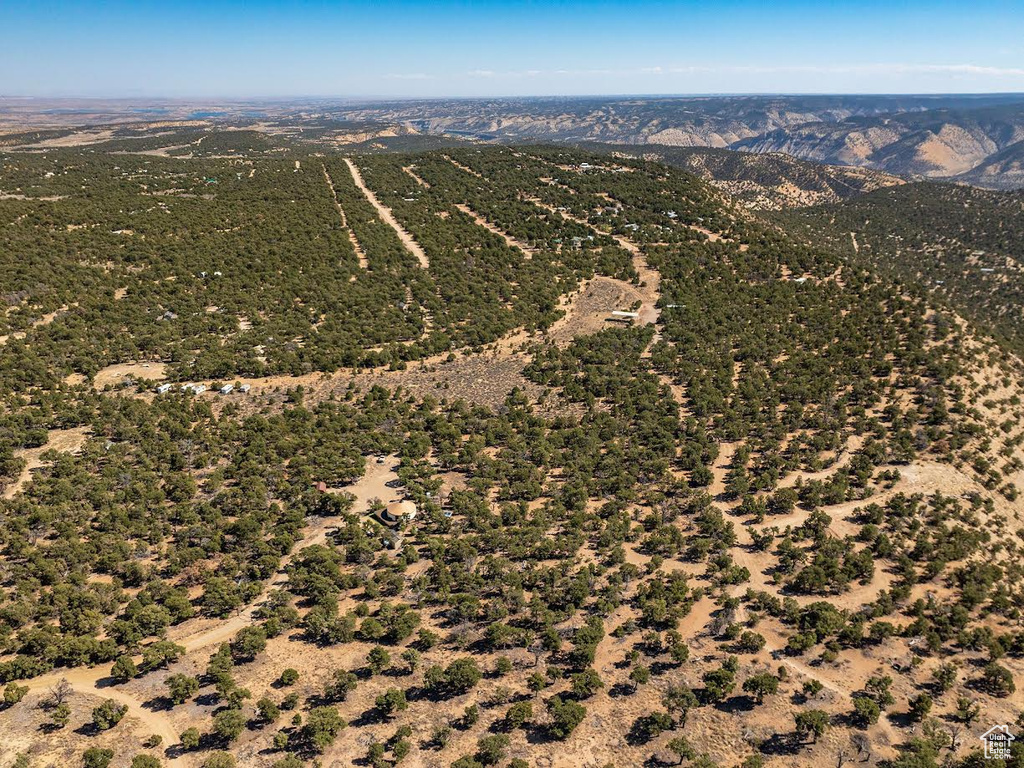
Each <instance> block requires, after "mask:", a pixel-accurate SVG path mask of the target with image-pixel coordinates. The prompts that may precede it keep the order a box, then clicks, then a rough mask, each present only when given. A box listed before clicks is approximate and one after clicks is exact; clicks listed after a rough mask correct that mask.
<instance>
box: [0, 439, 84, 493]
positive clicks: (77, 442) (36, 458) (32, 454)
mask: <svg viewBox="0 0 1024 768" xmlns="http://www.w3.org/2000/svg"><path fill="white" fill-rule="evenodd" d="M88 436H89V428H88V427H75V428H73V429H51V430H50V435H49V437H48V438H47V440H46V444H45V445H41V446H39V447H38V448H21V449H18V450H16V451H15V452H14V455H15V456H18V457H20V458H23V459H25V468H24V469H22V470H21V474H20V475H18V477H17V478H16V479H15V481H14V482H13V483H11V484H10V485H8V486H7V487H6V488H5V489H4V492H3V498H5V499H10V498H13V497H14V496H15V495H16V494H17V493H18V491H20V490H21V489H22V488H24V487H25V485H26V484H27V483H28V481H29V480H30V479H31V478H32V471H33V470H35V469H38V468H39V467H41V466H43V461H42V458H41V457H42V455H43V454H44V453H46V452H47V451H62V452H64V453H77V452H78V451H79V450H81V448H82V446H83V445H84V444H85V439H86V438H87V437H88Z"/></svg>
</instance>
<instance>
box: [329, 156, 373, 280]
mask: <svg viewBox="0 0 1024 768" xmlns="http://www.w3.org/2000/svg"><path fill="white" fill-rule="evenodd" d="M320 168H322V169H323V172H324V180H325V181H326V182H327V188H328V189H330V190H331V198H332V199H333V200H334V207H335V208H337V209H338V215H339V216H340V217H341V226H342V228H343V229H345V230H346V231H347V232H348V239H349V241H350V242H351V243H352V249H353V250H354V251H355V252H356V256H357V257H359V266H360V267H362V268H363V269H369V268H370V260H369V259H367V258H366V253H365V252H364V251H363V246H361V245H360V244H359V240H358V239H357V238H356V233H355V232H353V231H352V228H351V227H350V226H349V225H348V219H347V218H345V209H344V208H342V207H341V203H340V202H338V193H337V191H336V190H335V189H334V181H333V180H332V179H331V174H329V173H328V172H327V166H326V165H324V164H323V163H321V164H320Z"/></svg>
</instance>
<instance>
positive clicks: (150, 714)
mask: <svg viewBox="0 0 1024 768" xmlns="http://www.w3.org/2000/svg"><path fill="white" fill-rule="evenodd" d="M397 466H398V459H397V458H395V457H394V456H392V457H389V458H388V459H387V460H386V461H385V463H384V464H377V463H371V464H367V466H366V472H364V474H363V476H362V477H361V478H359V480H357V481H356V482H355V483H353V484H352V485H349V486H347V487H345V488H343V489H339V490H344V491H347V492H348V493H351V494H353V495H354V496H355V497H356V501H355V507H354V508H355V509H365V508H366V507H368V505H369V503H370V500H371V499H373V498H375V497H380V498H387V496H388V487H387V485H386V483H387V482H388V481H389V480H393V479H395V478H397V475H396V474H395V469H396V467H397ZM341 521H342V518H340V517H320V518H314V519H313V520H312V521H311V522H310V524H309V525H307V527H306V529H305V531H304V533H303V537H302V539H300V540H299V541H298V542H296V544H295V546H294V547H293V548H292V552H291V553H290V554H288V555H286V556H285V557H283V558H282V559H281V565H280V566H279V568H278V569H277V571H276V572H275V573H274V575H273V576H271V577H270V578H269V579H268V580H267V581H266V582H265V583H264V588H263V590H262V591H261V593H260V597H259V598H257V599H256V600H255V601H254V602H253V603H251V604H250V605H248V606H246V607H244V608H242V609H241V610H239V611H238V612H237V613H236V614H235V615H234V616H232V617H231V618H229V619H226V620H221V619H193V620H190V621H187V622H185V623H183V624H181V625H179V626H177V627H173V628H172V629H171V631H170V632H169V633H168V637H167V639H168V640H171V641H172V642H175V643H177V644H178V645H180V646H183V647H184V648H185V653H186V654H189V653H192V652H194V651H200V650H202V649H204V648H208V647H211V646H214V645H219V644H220V643H224V642H228V641H230V640H231V639H232V638H233V637H234V636H235V634H236V633H237V632H238V630H240V629H242V628H243V627H247V626H249V625H250V624H252V622H253V618H254V614H255V613H256V610H257V609H258V608H259V607H260V605H261V604H262V602H263V600H264V599H265V597H266V595H267V593H268V592H269V591H270V590H272V589H276V588H279V587H282V586H284V585H285V584H286V583H287V581H288V573H287V568H288V565H289V563H291V561H292V559H293V557H294V556H295V554H297V553H298V552H300V551H301V550H302V549H304V548H305V547H309V546H313V545H315V544H322V543H324V542H325V541H326V540H327V534H328V533H329V532H330V530H331V529H332V528H334V527H335V526H336V525H338V524H339V523H340V522H341ZM136 662H138V659H136ZM108 670H109V667H107V666H105V665H104V666H98V667H75V668H72V669H62V670H58V671H55V672H51V673H49V674H46V675H41V676H40V677H35V678H31V679H29V680H26V681H24V682H23V683H22V684H23V685H26V686H27V687H28V689H29V691H30V692H35V693H42V694H45V692H47V691H48V690H49V689H51V688H53V687H54V686H55V685H57V684H58V683H59V682H60V681H61V680H66V681H67V682H68V684H69V685H71V687H72V689H74V691H75V692H77V693H80V694H84V695H87V696H95V697H96V698H98V699H101V700H102V699H113V700H114V701H116V702H118V703H120V704H123V705H125V706H127V707H128V712H127V715H129V716H131V717H133V718H135V719H137V720H138V721H139V722H140V723H141V724H142V726H143V730H145V731H148V732H149V733H151V734H156V735H158V736H160V738H161V740H162V744H161V748H162V749H164V750H168V749H169V748H171V747H173V746H174V745H176V744H178V741H179V739H178V732H177V729H176V728H175V727H174V724H173V723H172V722H171V720H170V719H169V718H168V717H167V716H166V714H165V713H163V712H161V711H159V710H153V709H148V708H147V707H146V706H144V703H143V701H141V700H140V698H139V697H138V696H136V695H133V693H131V692H129V691H126V690H124V689H122V688H120V687H118V686H116V685H113V681H112V680H111V678H110V676H109V674H108ZM164 760H165V761H166V764H167V765H177V766H192V765H193V764H194V762H193V760H192V757H191V756H190V755H189V753H187V752H181V751H178V750H174V751H170V752H165V754H164Z"/></svg>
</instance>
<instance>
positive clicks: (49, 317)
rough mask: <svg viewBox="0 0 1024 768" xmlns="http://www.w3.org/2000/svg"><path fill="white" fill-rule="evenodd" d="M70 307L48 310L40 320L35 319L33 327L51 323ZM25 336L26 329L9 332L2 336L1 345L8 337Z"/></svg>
mask: <svg viewBox="0 0 1024 768" xmlns="http://www.w3.org/2000/svg"><path fill="white" fill-rule="evenodd" d="M69 309H70V307H67V306H64V307H61V308H60V309H58V310H56V311H55V312H48V313H47V314H45V315H43V316H42V317H40V318H39V319H38V320H36V321H34V322H33V323H32V327H33V328H40V327H42V326H44V325H49V324H50V323H52V322H53V321H54V320H56V319H57V318H58V317H60V316H61V315H63V314H64V313H65V312H67V311H68V310H69ZM25 336H26V334H25V332H24V331H15V332H14V333H11V334H7V335H6V336H0V347H2V346H3V345H4V344H6V343H7V341H8V339H24V338H25Z"/></svg>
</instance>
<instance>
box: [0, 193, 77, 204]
mask: <svg viewBox="0 0 1024 768" xmlns="http://www.w3.org/2000/svg"><path fill="white" fill-rule="evenodd" d="M66 199H67V195H46V196H44V197H30V196H29V195H22V194H18V193H16V192H0V200H31V201H32V202H47V203H52V202H55V201H57V200H66Z"/></svg>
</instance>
